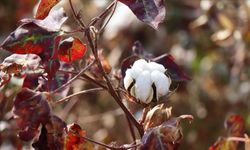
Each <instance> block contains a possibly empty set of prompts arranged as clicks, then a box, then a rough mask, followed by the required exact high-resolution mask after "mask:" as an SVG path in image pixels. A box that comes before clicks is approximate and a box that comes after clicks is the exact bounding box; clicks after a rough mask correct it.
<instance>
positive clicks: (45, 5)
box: [35, 0, 60, 19]
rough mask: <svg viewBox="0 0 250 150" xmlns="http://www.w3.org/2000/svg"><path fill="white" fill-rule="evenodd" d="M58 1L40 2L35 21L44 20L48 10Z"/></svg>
mask: <svg viewBox="0 0 250 150" xmlns="http://www.w3.org/2000/svg"><path fill="white" fill-rule="evenodd" d="M59 1H60V0H41V2H40V4H39V6H38V10H37V12H36V16H35V18H36V19H44V18H46V17H47V16H48V14H49V12H50V10H51V9H52V8H53V7H54V6H55V5H56V4H57V3H58V2H59Z"/></svg>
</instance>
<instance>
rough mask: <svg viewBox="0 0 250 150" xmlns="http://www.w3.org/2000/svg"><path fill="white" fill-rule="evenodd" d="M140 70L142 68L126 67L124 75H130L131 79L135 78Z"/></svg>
mask: <svg viewBox="0 0 250 150" xmlns="http://www.w3.org/2000/svg"><path fill="white" fill-rule="evenodd" d="M142 71H143V70H142V69H140V68H133V69H128V70H127V71H126V73H125V75H130V76H131V77H132V78H133V79H136V78H137V77H138V76H139V75H140V74H141V73H142Z"/></svg>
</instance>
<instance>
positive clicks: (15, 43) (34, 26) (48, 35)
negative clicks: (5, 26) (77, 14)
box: [1, 9, 67, 61]
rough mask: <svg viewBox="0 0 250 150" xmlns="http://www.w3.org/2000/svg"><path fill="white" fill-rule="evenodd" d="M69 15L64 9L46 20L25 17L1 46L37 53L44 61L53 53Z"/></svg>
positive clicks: (17, 50) (10, 49) (14, 50)
mask: <svg viewBox="0 0 250 150" xmlns="http://www.w3.org/2000/svg"><path fill="white" fill-rule="evenodd" d="M66 19H67V17H66V16H65V12H64V10H63V9H59V10H56V11H53V12H51V13H50V14H49V16H48V17H46V18H45V19H44V20H35V19H24V20H22V24H21V25H20V26H19V27H18V28H17V29H16V30H15V31H14V32H12V33H11V34H10V35H9V36H8V37H7V38H6V39H5V41H4V42H3V43H2V45H1V47H2V48H3V49H6V50H8V51H10V52H12V53H17V54H37V55H39V56H40V57H41V58H42V59H43V61H46V60H47V59H49V58H50V57H52V55H53V45H54V44H53V43H54V38H55V36H57V35H58V33H59V29H60V27H61V25H62V24H63V23H64V22H65V20H66Z"/></svg>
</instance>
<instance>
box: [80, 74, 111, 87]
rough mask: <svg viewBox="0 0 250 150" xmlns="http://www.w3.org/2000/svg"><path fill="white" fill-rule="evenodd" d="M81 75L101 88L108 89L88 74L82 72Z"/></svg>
mask: <svg viewBox="0 0 250 150" xmlns="http://www.w3.org/2000/svg"><path fill="white" fill-rule="evenodd" d="M82 77H83V78H85V79H87V80H88V81H90V82H92V83H94V84H96V85H97V86H100V87H102V88H103V89H106V90H107V89H108V88H107V87H106V86H105V85H102V84H101V83H99V82H97V81H96V80H95V79H93V78H91V77H90V76H88V75H87V74H82Z"/></svg>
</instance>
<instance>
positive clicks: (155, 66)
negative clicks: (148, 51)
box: [148, 62, 166, 73]
mask: <svg viewBox="0 0 250 150" xmlns="http://www.w3.org/2000/svg"><path fill="white" fill-rule="evenodd" d="M148 67H149V69H150V71H154V70H158V71H160V72H163V73H164V72H165V71H166V69H165V67H164V66H163V65H161V64H158V63H156V62H150V63H148Z"/></svg>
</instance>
